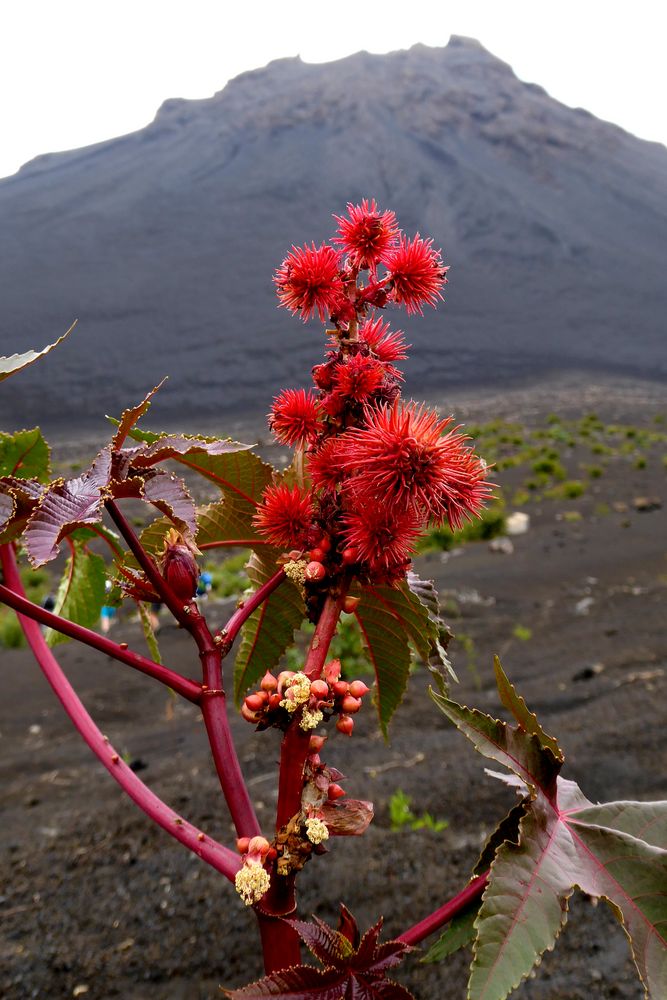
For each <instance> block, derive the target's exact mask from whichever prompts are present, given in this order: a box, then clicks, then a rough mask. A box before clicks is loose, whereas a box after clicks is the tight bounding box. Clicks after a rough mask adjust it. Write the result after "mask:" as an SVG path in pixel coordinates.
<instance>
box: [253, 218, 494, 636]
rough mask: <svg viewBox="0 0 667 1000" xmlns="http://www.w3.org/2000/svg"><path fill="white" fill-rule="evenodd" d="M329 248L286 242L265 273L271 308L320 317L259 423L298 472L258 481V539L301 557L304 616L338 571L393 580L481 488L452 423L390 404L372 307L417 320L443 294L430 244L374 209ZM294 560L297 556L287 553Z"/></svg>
mask: <svg viewBox="0 0 667 1000" xmlns="http://www.w3.org/2000/svg"><path fill="white" fill-rule="evenodd" d="M335 219H336V222H337V233H336V235H335V236H334V238H333V240H332V244H333V246H332V245H329V244H326V243H324V244H322V245H321V246H319V247H316V246H315V244H311V246H310V247H309V246H304V247H301V248H297V247H293V248H292V250H291V252H290V253H289V254H288V255H287V257H286V259H285V261H284V262H283V264H282V266H281V267H280V268H279V269H278V271H277V272H276V275H275V283H276V287H277V292H278V298H279V300H280V304H281V305H282V306H285V307H286V308H288V309H290V310H291V312H293V313H299V314H300V315H301V317H302V319H304V320H308V319H310V318H311V317H312V316H313V315H314V314H315V313H317V314H318V315H319V317H320V319H322V320H323V321H324V320H325V319H326V318H327V317H328V319H329V324H330V326H329V329H327V336H328V338H329V343H328V345H327V349H326V353H325V359H324V361H323V363H322V364H319V365H316V366H315V368H314V369H313V382H314V387H313V388H312V389H310V390H308V391H306V390H304V389H287V390H285V391H283V392H282V393H280V395H279V396H277V397H276V399H275V401H274V404H273V407H272V410H271V413H270V415H269V423H270V426H271V428H272V430H273V432H274V434H275V436H276V438H277V440H278V441H279V442H281V443H282V444H285V445H289V446H294V447H295V448H297V449H298V450H299V451H300V453H301V454H302V455H303V456H304V461H303V462H302V463H301V468H303V474H302V475H301V476H297V477H296V481H295V480H294V478H292V479H291V480H290V482H289V483H288V482H286V481H284V480H283V481H278V482H276V483H274V484H272V485H270V486H269V487H268V488H267V489H266V491H265V493H264V495H263V498H262V502H261V503H260V505H259V506H258V509H257V514H256V517H255V525H256V527H257V530H258V531H259V532H260V533H261V534H262V535H263V536H264V537H265V538H266V539H267V540H268V541H269V542H271V544H273V545H276V546H278V547H279V548H282V549H283V550H288V551H289V550H291V551H292V554H291V558H292V559H293V560H294V559H295V558H296V559H297V560H299V559H301V560H305V561H307V565H306V567H305V570H304V576H305V587H306V593H307V599H308V598H309V607H310V611H311V617H312V618H313V619H315V618H316V617H317V609H318V607H319V606H320V605H321V600H322V595H325V594H326V593H327V592H328V591H329V590H330V589H331V587H332V585H334V584H335V582H336V580H337V579H338V578H339V577H340V576H341V574H343V573H344V574H346V575H347V577H348V580H349V579H350V578H352V577H354V576H356V577H358V578H359V579H360V580H361V581H362V582H369V581H370V582H385V583H395V582H396V581H398V580H400V579H402V578H403V577H404V575H405V572H406V570H407V569H408V567H409V564H410V559H411V557H412V555H413V553H414V550H415V544H416V542H417V540H418V538H419V537H420V535H421V534H422V533H423V532H424V530H425V529H426V528H427V526H428V525H429V524H438V525H440V524H443V523H444V522H447V523H448V524H449V526H450V527H451V528H452V529H458V528H460V527H461V526H462V525H463V522H464V521H465V519H467V518H473V517H475V516H476V515H479V513H480V511H481V509H482V507H483V506H484V503H485V501H486V499H487V498H488V496H489V493H490V491H491V490H490V486H489V483H488V482H487V479H486V476H487V469H486V466H485V464H484V462H483V461H482V460H481V459H480V458H478V457H477V456H476V455H475V454H474V452H473V451H472V449H471V448H470V447H469V445H468V443H467V439H466V437H465V436H464V435H462V434H461V433H460V432H459V429H458V428H457V427H454V426H452V421H451V419H450V418H446V419H443V418H441V417H439V416H438V414H437V413H436V412H435V411H433V410H429V409H427V408H426V407H425V406H418V405H417V404H415V403H413V402H408V403H404V402H403V401H402V400H401V398H400V397H401V382H402V380H403V376H402V373H401V372H400V370H399V369H398V368H397V367H396V364H397V362H400V361H402V360H404V359H405V357H406V354H407V345H406V343H405V340H404V337H403V334H402V333H401V331H399V330H391V329H390V326H389V323H388V322H386V321H385V320H384V318H383V316H382V313H381V312H380V310H382V309H384V308H385V307H386V306H387V305H389V304H394V305H397V306H402V307H404V308H405V310H406V312H407V313H409V314H410V313H421V312H422V310H423V307H424V305H430V306H435V305H436V303H437V300H438V299H440V298H442V290H443V288H444V286H445V284H446V282H447V277H446V274H447V270H448V268H447V267H445V266H444V265H443V263H442V257H441V253H440V251H439V250H436V249H435V248H434V246H433V241H432V240H430V239H423V238H422V237H421V236H420V235H419V234H417V235H416V236H415V237H414V238H413V239H409V238H408V237H407V236H406V235H405V234H404V233H402V232H401V231H400V230H399V228H398V225H397V222H396V218H395V216H394V213H393V212H389V211H381V210H380V209H379V208H378V207H377V205H376V203H375V201H370V202H369V201H366V200H364V201H362V203H361V204H360V205H351V204H350V205H348V206H347V214H346V215H343V216H335ZM294 553H296V555H295V554H294Z"/></svg>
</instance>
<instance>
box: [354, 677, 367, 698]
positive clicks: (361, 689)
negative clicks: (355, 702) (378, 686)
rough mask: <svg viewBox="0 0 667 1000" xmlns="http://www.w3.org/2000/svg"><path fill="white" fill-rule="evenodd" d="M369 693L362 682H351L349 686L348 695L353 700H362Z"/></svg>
mask: <svg viewBox="0 0 667 1000" xmlns="http://www.w3.org/2000/svg"><path fill="white" fill-rule="evenodd" d="M369 691H370V688H369V687H368V685H367V684H364V682H363V681H352V682H351V684H350V694H351V695H352V697H353V698H363V697H364V695H367V694H368V692H369Z"/></svg>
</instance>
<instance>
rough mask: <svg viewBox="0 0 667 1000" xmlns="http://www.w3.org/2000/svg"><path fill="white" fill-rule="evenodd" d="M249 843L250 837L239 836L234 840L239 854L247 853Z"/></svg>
mask: <svg viewBox="0 0 667 1000" xmlns="http://www.w3.org/2000/svg"><path fill="white" fill-rule="evenodd" d="M249 845H250V837H239V839H238V840H237V841H236V850H237V851H238V852H239V854H247V853H248V847H249Z"/></svg>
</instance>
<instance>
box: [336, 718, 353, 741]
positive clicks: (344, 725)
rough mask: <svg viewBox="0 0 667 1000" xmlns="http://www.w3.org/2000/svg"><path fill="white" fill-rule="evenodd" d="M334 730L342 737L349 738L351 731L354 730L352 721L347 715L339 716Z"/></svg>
mask: <svg viewBox="0 0 667 1000" xmlns="http://www.w3.org/2000/svg"><path fill="white" fill-rule="evenodd" d="M336 729H337V730H338V732H339V733H342V734H343V736H351V735H352V730H353V729H354V719H352V718H350V716H349V715H341V717H340V719H339V720H338V722H337V723H336Z"/></svg>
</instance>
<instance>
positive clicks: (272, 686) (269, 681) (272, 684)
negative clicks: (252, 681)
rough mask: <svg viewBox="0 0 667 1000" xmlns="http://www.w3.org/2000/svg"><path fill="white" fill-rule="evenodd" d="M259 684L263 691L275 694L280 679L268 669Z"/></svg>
mask: <svg viewBox="0 0 667 1000" xmlns="http://www.w3.org/2000/svg"><path fill="white" fill-rule="evenodd" d="M259 686H260V687H261V689H262V691H268V693H269V694H273V692H274V691H275V690H276V688H277V687H278V681H277V680H276V679H275V677H274V676H273V674H272V673H270V671H268V670H267V671H266V673H265V674H264V676H263V677H262V680H261V683H260V685H259Z"/></svg>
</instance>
